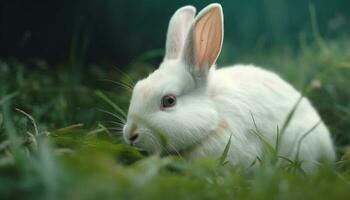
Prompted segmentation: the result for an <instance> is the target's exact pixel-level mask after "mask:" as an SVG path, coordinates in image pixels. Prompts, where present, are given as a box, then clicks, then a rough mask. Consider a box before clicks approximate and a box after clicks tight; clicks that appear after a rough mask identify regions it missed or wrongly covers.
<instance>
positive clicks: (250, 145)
mask: <svg viewBox="0 0 350 200" xmlns="http://www.w3.org/2000/svg"><path fill="white" fill-rule="evenodd" d="M208 95H209V96H211V97H212V99H213V100H214V102H215V105H216V106H217V109H218V110H219V113H220V115H221V116H220V117H221V118H222V119H225V121H226V123H227V124H228V126H229V127H230V131H229V132H232V133H233V134H234V135H235V136H236V139H233V140H232V147H233V153H232V156H233V157H234V156H235V155H234V154H235V153H234V151H242V150H243V151H248V152H250V153H251V157H254V156H255V155H256V154H258V156H259V154H261V153H262V147H261V141H259V140H260V139H257V136H256V135H255V134H254V133H252V132H253V131H252V130H255V129H258V132H260V133H261V134H262V135H263V136H264V138H265V139H266V140H267V141H268V142H269V143H270V144H271V145H272V146H274V145H275V143H276V138H277V137H276V136H277V132H278V131H277V129H279V130H281V129H282V127H283V125H284V123H285V121H286V119H287V116H288V114H289V113H290V112H291V111H292V110H293V107H294V106H295V105H296V104H297V102H298V100H299V99H300V96H301V94H300V93H299V92H298V91H297V90H296V89H294V88H293V87H292V86H291V85H290V84H288V83H287V82H286V81H284V80H283V79H282V78H280V77H279V76H278V75H277V74H275V73H273V72H270V71H267V70H264V69H261V68H258V67H255V66H244V65H236V66H232V67H226V68H222V69H218V70H212V71H211V73H210V76H209V87H208ZM254 123H255V124H254ZM255 125H256V126H255ZM314 126H316V128H315V129H314V130H313V131H312V132H311V133H310V134H308V135H307V136H306V137H305V139H301V138H302V137H303V135H305V134H307V133H308V132H309V131H310V130H311V129H312V128H313V127H314ZM300 141H301V146H300V150H297V146H298V143H299V142H300ZM234 143H237V144H236V147H237V148H234V146H235V144H234ZM242 147H243V148H244V149H241V148H242ZM298 151H299V159H301V160H304V161H307V162H306V164H305V169H306V170H308V168H312V167H313V166H314V163H315V162H316V161H317V160H319V159H320V158H321V157H323V156H325V157H327V158H329V159H331V160H333V159H334V157H335V156H334V150H333V145H332V140H331V138H330V134H329V131H328V129H327V127H326V126H325V125H324V123H323V122H322V120H321V118H320V116H319V114H318V113H317V111H316V110H315V109H314V107H313V106H312V105H311V103H310V102H309V100H308V99H307V98H303V99H302V100H301V102H300V103H299V104H298V106H297V109H296V110H295V113H294V114H293V117H292V119H291V121H290V123H289V124H288V126H287V128H286V130H285V132H284V133H283V136H282V139H281V142H280V145H279V155H281V156H286V157H289V158H291V159H295V157H296V154H297V152H298ZM245 153H247V152H245ZM233 159H237V158H233ZM242 159H245V158H244V157H243V158H242ZM237 162H240V161H237Z"/></svg>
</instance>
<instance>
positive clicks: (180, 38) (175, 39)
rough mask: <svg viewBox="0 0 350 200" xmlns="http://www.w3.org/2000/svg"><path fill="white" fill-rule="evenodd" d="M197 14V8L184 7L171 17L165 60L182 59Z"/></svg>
mask: <svg viewBox="0 0 350 200" xmlns="http://www.w3.org/2000/svg"><path fill="white" fill-rule="evenodd" d="M195 14H196V8H195V7H193V6H184V7H182V8H180V9H178V10H177V11H176V12H175V14H174V15H173V16H172V17H171V19H170V22H169V27H168V34H167V41H166V52H165V59H177V58H179V57H180V55H181V52H182V49H183V46H184V43H185V39H186V36H187V33H188V30H189V28H190V25H191V24H192V22H193V20H194V16H195Z"/></svg>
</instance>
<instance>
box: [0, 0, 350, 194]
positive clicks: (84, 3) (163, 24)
mask: <svg viewBox="0 0 350 200" xmlns="http://www.w3.org/2000/svg"><path fill="white" fill-rule="evenodd" d="M210 2H212V1H165V0H164V1H161V0H155V1H151V0H149V1H146V0H139V1H136V0H128V1H127V0H60V1H48V0H35V1H34V0H33V1H29V0H27V1H25V0H0V199H35V200H37V199H45V200H47V199H49V200H51V199H122V200H125V199H150V200H157V199H161V200H163V199H174V200H179V199H201V200H202V199H233V198H236V199H254V200H256V199H315V200H316V199H317V200H322V199H346V200H347V199H349V196H350V147H349V145H350V90H349V88H350V78H349V77H350V12H349V10H350V1H349V0H332V1H331V0H314V1H311V0H225V1H219V2H220V3H221V4H222V6H223V10H224V15H225V16H224V17H225V40H224V47H223V51H222V53H221V56H220V57H219V60H218V64H219V66H223V65H228V64H233V63H247V64H251V63H252V64H256V65H259V66H261V67H263V68H266V69H268V70H272V71H274V72H276V73H278V74H279V75H281V76H282V77H283V78H284V79H286V80H287V81H288V82H289V83H291V84H292V85H293V86H294V87H296V88H297V89H298V90H299V91H306V92H305V93H304V95H305V96H307V97H308V98H309V99H310V100H311V102H312V103H313V105H314V106H315V107H316V109H317V110H318V111H319V113H320V115H321V116H322V119H323V120H324V122H325V123H326V124H327V126H328V127H329V129H330V132H331V134H332V138H333V140H334V143H335V148H336V151H337V161H336V163H333V164H327V163H326V164H323V163H322V165H320V168H319V170H316V171H315V172H314V173H312V174H308V175H306V174H304V173H303V171H302V168H301V166H302V164H303V161H302V160H288V161H287V160H285V159H283V158H281V157H280V156H279V152H278V150H276V149H274V148H273V147H271V146H270V148H269V149H268V151H266V152H267V153H266V154H264V156H263V157H262V158H259V159H258V160H259V164H260V165H261V167H259V168H258V169H257V170H256V171H254V172H253V171H251V170H250V169H241V168H239V167H234V166H230V165H225V164H223V163H224V162H221V161H225V157H222V158H221V159H219V158H218V159H214V160H208V159H203V160H199V161H192V162H188V161H186V160H184V159H182V157H181V156H169V155H162V156H160V155H144V154H142V152H138V151H137V150H135V149H134V148H132V147H130V146H128V145H125V144H124V142H123V139H122V134H121V128H122V126H123V120H120V119H118V118H124V116H123V114H125V112H126V111H127V108H128V104H129V99H130V95H131V94H130V93H131V90H132V87H133V83H134V82H136V81H137V80H139V79H141V78H144V77H145V76H146V75H147V74H148V73H150V72H152V71H153V70H154V69H155V68H157V66H158V64H159V62H160V61H161V60H162V56H163V52H164V44H165V36H166V29H167V25H168V21H169V19H170V17H171V16H172V14H173V13H174V12H175V11H176V10H177V9H178V8H179V7H181V6H183V5H188V4H192V5H194V6H196V7H197V10H198V11H199V10H201V9H202V8H203V7H205V6H206V5H207V4H208V3H210ZM271 106H274V105H271ZM270 145H271V144H270ZM220 160H221V161H220ZM218 161H220V162H218ZM277 161H278V162H277ZM281 163H282V164H281Z"/></svg>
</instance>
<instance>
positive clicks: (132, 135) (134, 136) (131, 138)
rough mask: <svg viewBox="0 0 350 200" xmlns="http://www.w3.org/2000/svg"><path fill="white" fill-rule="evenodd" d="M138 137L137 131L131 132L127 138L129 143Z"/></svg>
mask: <svg viewBox="0 0 350 200" xmlns="http://www.w3.org/2000/svg"><path fill="white" fill-rule="evenodd" d="M138 137H139V134H137V133H131V134H130V136H129V140H130V142H131V143H133V142H135V140H136V139H137V138H138Z"/></svg>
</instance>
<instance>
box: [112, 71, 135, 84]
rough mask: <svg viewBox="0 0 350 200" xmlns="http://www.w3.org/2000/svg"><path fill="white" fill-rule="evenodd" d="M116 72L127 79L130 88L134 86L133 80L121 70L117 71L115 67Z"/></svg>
mask: <svg viewBox="0 0 350 200" xmlns="http://www.w3.org/2000/svg"><path fill="white" fill-rule="evenodd" d="M116 70H117V71H118V72H120V73H121V74H122V75H123V76H124V77H125V78H126V79H128V81H130V83H131V84H132V85H131V86H134V85H135V82H134V80H133V79H132V78H131V77H130V76H129V75H128V74H127V73H125V72H123V71H122V70H121V69H119V68H118V67H116Z"/></svg>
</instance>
